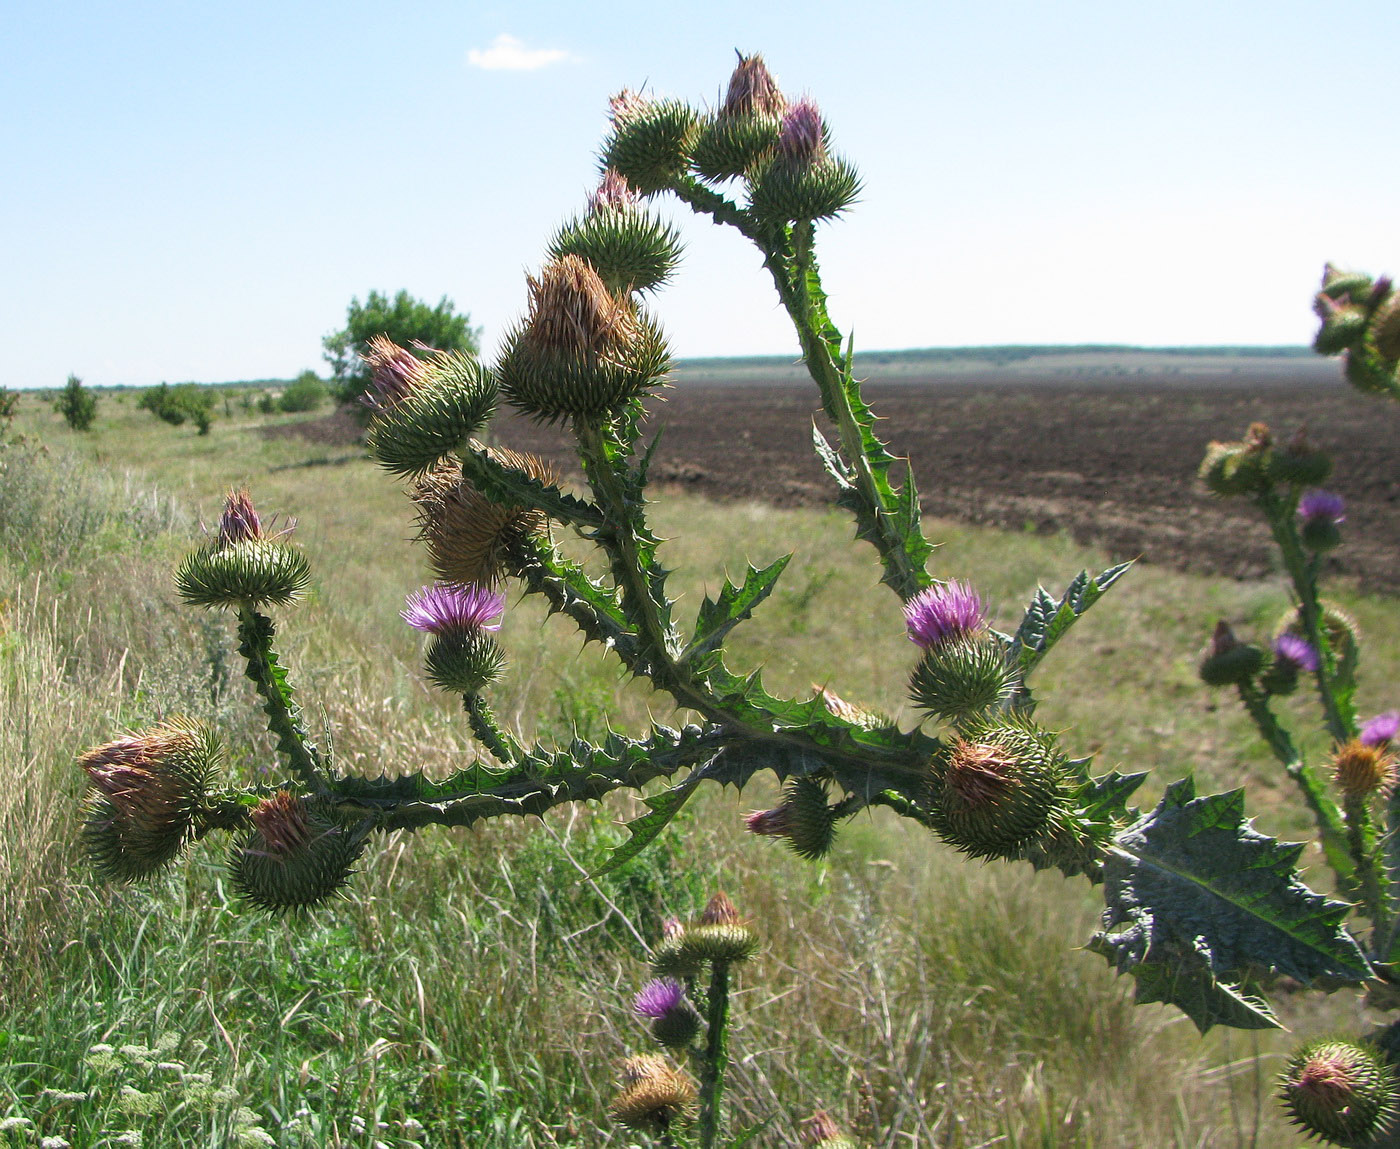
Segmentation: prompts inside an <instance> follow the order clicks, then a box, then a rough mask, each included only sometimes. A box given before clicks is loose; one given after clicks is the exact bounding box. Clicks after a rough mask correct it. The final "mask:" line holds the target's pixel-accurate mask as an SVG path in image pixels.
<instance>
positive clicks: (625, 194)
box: [588, 168, 641, 211]
mask: <svg viewBox="0 0 1400 1149" xmlns="http://www.w3.org/2000/svg"><path fill="white" fill-rule="evenodd" d="M640 203H641V198H640V197H639V196H638V195H637V193H636V192H634V191H633V190H632V187H631V185H630V184H628V182H627V177H626V176H624V175H622V174H621V173H620V172H617V171H614V170H613V169H612V168H608V169H607V170H606V171H604V172H603V178H602V179H601V180H599V181H598V187H597V189H596V190H595V191H594V192H593V194H592V195H590V196H589V197H588V207H589V210H590V211H625V210H627V209H630V208H635V207H637V206H638V205H639V204H640Z"/></svg>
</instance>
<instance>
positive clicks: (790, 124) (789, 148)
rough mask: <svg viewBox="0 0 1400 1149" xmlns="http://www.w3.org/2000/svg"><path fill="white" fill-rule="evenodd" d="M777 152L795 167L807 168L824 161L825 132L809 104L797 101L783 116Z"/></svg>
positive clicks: (817, 115) (805, 101)
mask: <svg viewBox="0 0 1400 1149" xmlns="http://www.w3.org/2000/svg"><path fill="white" fill-rule="evenodd" d="M778 151H779V152H780V153H781V154H782V156H783V158H784V159H785V160H787V161H788V163H790V164H792V165H793V166H795V167H810V166H811V165H813V164H815V163H818V162H819V161H821V160H822V159H824V158H825V157H826V128H825V126H824V125H823V124H822V114H821V112H820V111H819V110H818V109H817V105H816V104H814V103H813V102H812V101H811V100H809V99H806V98H804V99H801V100H799V101H798V102H797V103H795V104H794V105H793V106H792V107H791V108H789V109H788V111H787V114H786V115H784V116H783V126H782V127H781V128H780V129H779V131H778Z"/></svg>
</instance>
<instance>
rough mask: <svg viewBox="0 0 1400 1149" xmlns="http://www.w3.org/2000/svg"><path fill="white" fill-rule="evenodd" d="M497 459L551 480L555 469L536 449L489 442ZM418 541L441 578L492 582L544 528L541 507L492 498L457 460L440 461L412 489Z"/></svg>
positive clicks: (517, 563)
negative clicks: (534, 452) (530, 450)
mask: <svg viewBox="0 0 1400 1149" xmlns="http://www.w3.org/2000/svg"><path fill="white" fill-rule="evenodd" d="M486 453H487V455H489V456H490V457H491V458H492V459H493V460H495V461H496V462H497V463H500V464H501V465H502V466H504V467H509V468H511V469H512V470H516V471H521V472H523V473H524V474H526V475H528V476H530V477H531V478H532V479H535V480H537V481H538V482H540V483H542V484H544V485H545V486H554V485H555V484H557V483H558V481H559V476H558V474H557V473H556V472H555V471H554V469H553V468H552V467H550V466H549V464H547V463H545V462H544V461H543V460H542V459H539V458H537V457H536V456H534V455H527V454H523V453H521V452H518V451H511V450H508V449H506V448H504V447H488V448H486ZM412 499H413V501H414V503H415V504H416V505H417V507H418V520H417V521H418V535H417V540H416V541H418V542H422V543H426V544H427V547H428V557H429V560H430V562H431V564H432V568H433V573H434V574H436V575H437V577H438V578H439V579H440V580H441V581H443V582H445V583H462V584H476V585H480V586H488V587H489V586H495V585H496V584H497V583H499V582H500V580H501V579H502V578H503V577H504V576H505V575H507V574H513V573H515V572H516V571H518V570H519V569H520V567H521V564H522V563H523V562H524V561H525V559H526V557H527V555H528V553H529V550H530V547H531V543H532V540H533V539H534V538H535V537H536V536H538V535H540V534H541V533H543V532H544V530H545V528H546V527H547V526H548V519H547V518H546V516H545V514H544V513H543V512H542V511H538V510H535V509H533V508H531V507H520V506H513V505H503V504H500V503H493V502H492V501H491V500H490V499H488V498H487V497H486V496H485V495H483V494H482V493H481V492H480V491H478V490H477V489H476V488H475V487H474V486H472V485H471V483H469V482H468V481H467V479H466V478H465V476H463V474H462V468H461V465H460V464H458V463H457V462H455V461H453V462H443V463H440V464H439V465H438V466H437V467H435V468H434V469H433V470H431V471H429V472H428V473H427V474H426V475H424V476H423V477H422V478H421V479H419V481H418V484H417V485H416V486H415V487H414V489H413V494H412Z"/></svg>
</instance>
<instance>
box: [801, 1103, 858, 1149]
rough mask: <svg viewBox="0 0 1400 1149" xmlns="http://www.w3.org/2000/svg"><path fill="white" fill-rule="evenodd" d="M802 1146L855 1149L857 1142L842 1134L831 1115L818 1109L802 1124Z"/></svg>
mask: <svg viewBox="0 0 1400 1149" xmlns="http://www.w3.org/2000/svg"><path fill="white" fill-rule="evenodd" d="M802 1144H803V1145H808V1146H811V1149H855V1144H856V1143H855V1142H854V1141H852V1140H851V1139H850V1138H849V1137H847V1136H846V1135H845V1134H844V1133H843V1132H841V1127H840V1126H839V1125H837V1124H836V1122H835V1121H834V1120H832V1118H831V1115H830V1114H829V1113H827V1112H826V1111H825V1110H823V1109H818V1110H817V1111H816V1112H815V1113H813V1114H812V1116H811V1117H809V1118H807V1120H806V1121H804V1122H803V1123H802Z"/></svg>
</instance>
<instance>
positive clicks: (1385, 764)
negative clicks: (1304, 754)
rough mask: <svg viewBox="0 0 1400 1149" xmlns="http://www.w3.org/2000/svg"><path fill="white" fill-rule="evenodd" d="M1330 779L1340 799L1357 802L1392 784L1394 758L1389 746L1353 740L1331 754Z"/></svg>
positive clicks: (1393, 779)
mask: <svg viewBox="0 0 1400 1149" xmlns="http://www.w3.org/2000/svg"><path fill="white" fill-rule="evenodd" d="M1332 777H1333V779H1334V781H1335V782H1336V783H1337V789H1338V790H1340V791H1341V792H1342V795H1343V797H1345V798H1347V799H1349V800H1352V801H1360V800H1363V799H1365V798H1369V797H1370V796H1371V795H1372V794H1375V793H1378V792H1379V791H1381V790H1387V789H1389V788H1390V787H1391V786H1393V785H1394V783H1395V758H1394V756H1393V755H1391V753H1390V752H1389V749H1388V745H1387V746H1381V745H1373V744H1371V743H1368V742H1363V741H1362V740H1361V739H1359V738H1353V739H1351V740H1350V741H1348V742H1344V743H1342V745H1340V746H1338V747H1337V749H1336V750H1335V751H1334V752H1333V755H1332Z"/></svg>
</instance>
